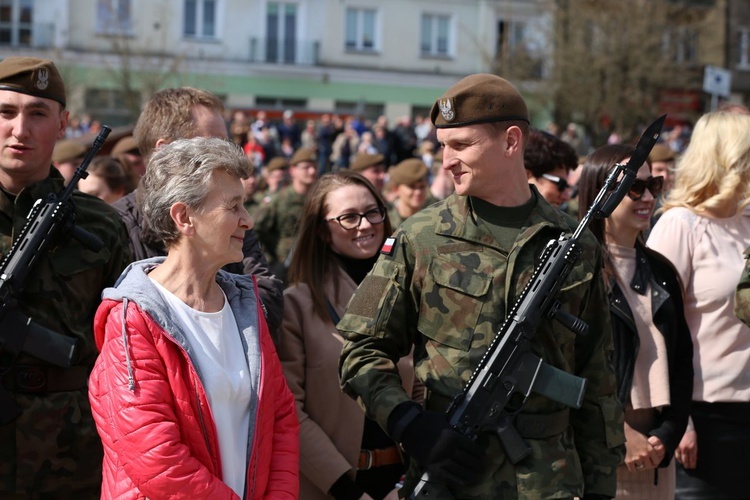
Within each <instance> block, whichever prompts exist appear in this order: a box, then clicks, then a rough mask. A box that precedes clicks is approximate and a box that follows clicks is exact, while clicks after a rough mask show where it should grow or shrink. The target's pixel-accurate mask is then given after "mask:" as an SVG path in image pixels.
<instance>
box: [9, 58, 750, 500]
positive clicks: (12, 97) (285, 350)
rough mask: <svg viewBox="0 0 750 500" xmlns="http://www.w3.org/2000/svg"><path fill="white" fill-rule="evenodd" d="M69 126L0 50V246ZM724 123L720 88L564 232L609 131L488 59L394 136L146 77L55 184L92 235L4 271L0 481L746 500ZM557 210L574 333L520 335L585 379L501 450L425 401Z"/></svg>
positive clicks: (736, 110)
mask: <svg viewBox="0 0 750 500" xmlns="http://www.w3.org/2000/svg"><path fill="white" fill-rule="evenodd" d="M71 118H72V117H71V116H70V114H69V111H67V110H66V94H65V85H64V82H63V80H62V77H61V76H60V73H59V72H58V70H57V68H56V67H55V64H54V63H53V62H52V61H49V60H44V59H36V58H30V57H11V58H6V59H4V60H3V61H2V62H0V141H2V143H1V146H2V152H0V262H5V261H6V260H7V259H6V258H7V257H8V256H9V255H10V254H11V253H12V252H14V251H15V252H18V251H20V250H19V249H18V248H16V247H14V246H13V243H14V239H15V238H17V236H18V235H19V234H20V233H21V232H22V230H23V228H24V225H25V221H26V216H27V214H28V213H29V211H30V210H31V209H32V206H33V205H34V203H35V201H36V200H37V199H39V198H45V197H46V196H47V195H48V194H49V193H59V192H61V191H62V189H63V188H64V186H65V185H66V184H67V183H69V182H70V180H71V179H72V178H73V175H74V172H75V171H76V168H77V167H78V166H79V165H80V163H81V161H82V160H83V158H84V156H85V155H86V153H87V149H86V148H85V147H83V146H82V145H81V142H80V141H79V139H80V136H81V134H82V133H85V132H90V131H91V130H96V128H97V127H100V126H101V124H99V123H98V122H97V121H96V120H95V119H92V118H91V117H87V119H85V120H75V123H73V120H72V119H71ZM749 125H750V112H748V110H747V109H746V108H743V107H741V106H736V105H734V106H731V107H729V106H728V107H727V108H726V109H722V110H719V111H714V112H709V113H706V114H705V115H703V116H702V117H701V118H700V119H699V120H698V121H697V122H696V124H695V126H694V128H693V129H691V131H690V135H689V136H688V137H687V140H685V141H683V142H681V143H680V144H679V146H675V144H676V141H677V139H683V138H684V134H683V132H682V130H680V131H679V134H675V133H665V134H662V138H661V140H660V142H659V143H658V144H656V146H655V147H654V148H653V149H652V150H651V152H650V154H649V157H648V159H647V160H646V161H645V162H643V164H641V165H635V166H634V167H635V168H636V169H637V172H634V174H635V175H634V180H632V185H631V186H630V188H629V189H628V190H627V193H626V194H625V195H624V198H623V199H622V201H621V202H620V203H619V205H617V207H616V208H615V209H614V210H613V211H612V213H611V215H609V217H607V218H604V219H602V218H597V217H594V218H593V219H591V220H590V221H589V220H588V217H587V215H591V214H590V213H589V211H590V208H591V206H592V204H593V203H594V201H595V199H596V198H597V195H598V194H599V193H600V191H601V190H602V188H603V186H604V185H605V181H607V180H608V176H609V174H610V172H611V171H612V169H613V168H617V166H618V165H623V164H626V163H627V162H628V161H629V160H630V159H631V158H632V157H633V156H634V153H635V148H634V146H632V145H631V144H629V143H623V142H622V141H621V140H620V139H619V138H617V139H616V140H615V139H612V138H610V139H611V140H610V141H608V142H609V143H608V144H602V145H601V146H600V147H596V145H591V144H588V143H586V142H585V141H583V140H582V139H581V138H580V137H579V136H578V135H576V133H577V129H576V127H568V128H566V130H565V131H563V133H561V134H559V135H558V134H557V133H555V132H550V130H549V129H548V130H543V129H540V128H536V127H533V126H532V124H531V120H530V116H529V111H528V108H527V106H526V102H525V100H524V98H523V96H522V95H521V94H520V93H519V92H518V90H517V89H516V88H515V87H514V86H513V85H512V84H511V83H510V82H508V81H507V80H505V79H503V78H501V77H498V76H495V75H489V74H476V75H470V76H468V77H465V78H463V79H461V80H460V81H458V82H457V83H456V84H455V85H453V86H452V87H451V88H449V89H447V90H446V91H445V92H444V93H443V95H441V96H440V97H438V98H437V99H436V100H435V103H434V105H433V107H432V110H431V113H430V116H429V117H416V118H415V119H414V122H412V119H411V118H409V117H403V118H400V119H399V120H398V121H397V123H396V124H395V126H394V127H392V128H391V127H390V126H389V123H388V121H387V119H386V118H385V117H381V118H380V119H378V120H376V121H374V122H373V123H370V122H365V121H364V120H361V119H358V118H357V117H342V116H338V115H335V114H330V115H327V114H326V115H322V116H321V117H320V118H319V120H317V121H306V122H305V123H304V124H301V123H298V121H297V119H296V117H295V114H294V113H293V112H292V111H286V112H284V113H283V115H282V117H281V119H280V120H278V121H271V120H269V119H268V117H267V116H266V114H265V113H263V112H262V111H261V112H258V113H257V114H255V115H253V116H249V115H248V114H247V113H245V112H242V111H237V112H229V111H228V110H226V109H225V107H224V105H223V103H222V102H221V100H219V99H218V98H217V97H216V96H214V95H213V94H211V93H209V92H207V91H204V90H200V89H195V88H191V87H176V88H168V89H164V90H161V91H158V92H156V93H155V94H153V95H152V96H150V98H149V99H148V101H147V102H146V103H145V105H144V108H143V110H142V112H141V115H140V116H139V117H138V120H137V123H136V124H135V127H134V129H133V133H132V135H128V136H126V137H123V138H121V139H119V140H118V141H117V143H116V144H115V145H114V147H113V148H112V149H111V151H109V152H108V154H106V155H99V156H97V157H95V158H94V159H93V160H92V161H91V164H90V166H89V168H88V174H89V175H88V176H86V177H85V178H83V179H81V180H80V181H78V184H77V189H76V190H75V191H73V193H74V196H73V203H72V204H71V206H72V209H73V210H74V211H75V224H76V225H78V226H80V227H82V228H84V229H86V230H87V231H89V232H91V233H92V234H93V235H95V236H96V237H97V238H98V239H100V240H101V241H102V243H103V245H101V247H97V248H93V247H91V246H86V245H85V244H84V243H82V242H80V241H78V240H77V239H75V238H67V237H65V238H59V240H58V241H55V242H54V248H53V249H52V250H51V251H49V252H47V253H45V254H44V255H40V256H38V257H37V258H36V259H35V261H34V265H35V268H34V270H33V274H32V277H31V278H30V279H29V282H28V283H25V284H24V286H23V287H17V288H11V286H14V285H15V286H17V284H15V283H13V282H12V280H11V278H12V277H8V276H5V275H2V276H0V285H3V286H7V287H6V288H5V289H4V290H8V289H10V290H11V293H9V294H8V293H5V294H4V295H2V300H3V301H4V302H3V303H2V304H0V306H1V307H3V308H4V309H3V310H2V311H1V312H0V339H2V342H1V343H0V380H1V381H2V386H1V387H0V401H3V402H5V401H11V402H12V403H13V408H16V407H17V408H18V411H17V412H12V413H11V412H10V411H9V408H11V406H9V405H8V406H5V404H4V408H5V409H3V408H0V497H2V498H47V497H54V498H98V497H100V496H101V498H115V497H117V498H146V497H147V498H152V499H157V498H178V497H189V496H194V497H196V498H228V499H229V498H302V499H318V498H319V499H325V498H333V499H337V500H338V499H346V500H348V499H388V500H395V499H396V498H399V496H401V497H403V496H404V495H405V494H406V495H408V494H409V493H410V492H411V491H412V490H413V489H414V488H415V487H416V485H417V483H418V482H419V480H420V478H422V477H423V475H424V474H426V475H427V476H428V477H429V484H430V486H429V487H430V495H431V496H433V497H434V498H461V499H486V498H541V497H545V498H547V497H550V498H581V499H585V500H597V499H605V498H618V499H619V498H633V499H649V498H654V499H665V498H678V499H682V500H689V499H723V498H745V497H746V493H745V490H746V486H745V485H744V477H743V474H742V472H743V471H744V467H746V465H747V464H748V463H750V451H748V450H750V381H749V380H748V378H747V374H748V373H750V327H749V326H748V324H750V293H749V291H750V261H748V260H747V259H746V257H748V256H750V208H748V205H750V127H749ZM618 181H619V179H618ZM584 219H586V220H587V222H589V226H588V228H587V230H586V231H584V232H583V233H582V234H581V236H580V239H579V241H578V249H579V255H578V257H577V260H576V261H575V262H574V265H573V267H572V270H571V272H570V273H569V275H567V277H566V278H565V282H564V284H563V286H562V287H561V288H560V291H559V293H558V296H557V297H556V305H555V307H556V309H555V310H556V311H557V310H559V311H560V312H561V313H567V314H568V315H571V316H575V317H577V318H579V319H580V320H581V321H582V322H584V323H585V324H587V325H588V331H587V333H586V334H578V333H576V332H574V331H572V330H571V329H570V328H568V327H567V326H565V325H564V324H563V323H561V322H559V321H557V320H555V319H554V318H553V317H549V318H547V317H545V318H542V319H541V320H540V322H539V327H538V328H537V329H536V331H535V332H529V333H530V334H531V335H530V337H529V339H528V341H529V343H530V347H531V350H532V351H533V353H534V354H535V355H536V356H538V357H539V358H540V359H541V361H543V362H544V363H546V364H547V365H551V367H553V368H555V369H557V370H560V371H564V372H567V373H569V374H572V375H575V376H576V377H580V378H581V379H585V380H586V389H585V392H584V393H583V396H582V398H581V400H580V402H579V406H576V407H569V406H566V405H565V404H563V403H560V402H558V401H553V400H552V399H550V398H548V397H546V396H544V395H542V394H541V393H537V392H534V391H532V392H530V393H529V394H524V398H523V399H524V401H523V403H522V404H520V405H517V406H516V407H515V408H514V411H513V412H512V414H511V413H505V414H506V415H509V416H510V418H508V419H507V421H506V420H503V422H505V423H504V424H503V425H505V426H509V427H511V428H512V429H511V430H512V433H513V435H516V434H517V439H518V440H520V443H521V444H522V448H524V449H527V450H528V451H527V454H524V456H514V455H513V454H510V453H508V452H507V448H506V446H508V443H509V441H507V439H509V438H508V437H507V436H508V434H507V433H505V434H504V432H505V431H501V432H497V433H495V432H484V431H486V430H487V429H481V431H482V432H479V433H478V434H477V436H476V438H475V437H474V436H471V437H470V436H467V435H466V434H464V433H462V432H459V431H458V430H457V429H456V428H455V427H454V426H453V425H451V423H450V422H449V420H448V416H447V414H446V410H447V409H449V408H451V407H452V406H453V405H455V402H456V401H457V399H456V398H457V396H460V395H461V394H462V391H463V390H464V387H465V386H466V384H467V383H468V382H469V381H470V379H471V378H472V374H473V373H474V370H475V369H476V368H477V366H478V365H479V363H480V361H481V360H482V358H483V356H484V354H485V353H486V352H487V349H488V348H489V347H490V346H491V345H492V343H493V339H494V338H495V336H496V335H497V333H498V332H499V331H500V329H501V327H502V326H503V324H504V322H505V320H506V316H507V315H508V314H509V312H510V311H511V310H512V308H513V306H514V304H515V301H516V300H517V299H518V297H520V296H522V294H523V293H524V288H525V286H526V284H527V282H528V281H529V279H530V278H531V276H532V274H533V273H534V270H535V268H536V265H537V262H538V260H539V257H540V255H541V254H542V252H543V251H544V249H545V247H546V246H547V244H548V242H549V241H550V240H555V239H557V238H558V237H559V236H560V235H561V234H572V233H573V232H574V231H575V230H576V228H577V227H578V225H579V224H580V221H581V220H584ZM11 308H20V311H21V312H22V314H23V315H25V316H28V317H29V318H31V319H32V320H33V321H34V322H38V323H39V324H41V325H42V326H43V327H45V328H47V329H50V330H52V331H53V332H57V333H59V334H62V335H64V336H67V337H71V338H75V339H76V341H77V344H78V349H77V351H76V355H75V359H74V362H73V363H72V365H73V366H55V365H53V364H50V363H49V362H46V361H44V360H40V359H38V358H35V357H34V356H33V355H32V354H29V352H28V349H26V348H25V347H24V345H23V338H24V336H25V335H26V334H27V330H29V329H30V328H31V327H30V326H28V325H31V323H29V324H28V325H27V326H25V327H24V326H23V325H21V324H19V323H18V322H17V321H16V322H13V323H11V321H10V319H8V318H15V317H17V316H16V313H15V312H14V313H13V314H11V313H9V312H8V311H10V309H11ZM11 330H13V334H12V335H11V333H10V332H11ZM16 330H17V331H16ZM44 334H45V335H46V333H44ZM37 335H38V333H37ZM19 338H20V339H21V341H18V340H17V339H19ZM496 424H497V423H496ZM497 425H499V424H497ZM505 429H506V431H507V428H505ZM513 439H516V438H513Z"/></svg>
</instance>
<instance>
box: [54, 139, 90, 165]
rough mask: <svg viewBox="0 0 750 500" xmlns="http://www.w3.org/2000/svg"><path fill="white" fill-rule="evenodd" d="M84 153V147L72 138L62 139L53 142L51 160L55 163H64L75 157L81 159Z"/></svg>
mask: <svg viewBox="0 0 750 500" xmlns="http://www.w3.org/2000/svg"><path fill="white" fill-rule="evenodd" d="M85 155H86V147H85V146H84V145H83V144H81V143H80V142H78V141H76V140H74V139H62V140H60V141H57V142H56V143H55V149H54V150H53V151H52V161H53V162H55V163H65V162H68V161H73V160H75V159H77V158H81V159H83V157H84V156H85Z"/></svg>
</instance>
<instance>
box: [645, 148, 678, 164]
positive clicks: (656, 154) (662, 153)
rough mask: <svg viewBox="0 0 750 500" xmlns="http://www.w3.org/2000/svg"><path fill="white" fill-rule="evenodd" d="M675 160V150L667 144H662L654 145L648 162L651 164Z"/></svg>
mask: <svg viewBox="0 0 750 500" xmlns="http://www.w3.org/2000/svg"><path fill="white" fill-rule="evenodd" d="M674 158H675V153H674V150H673V149H672V148H670V147H669V146H667V145H666V144H662V143H659V144H656V145H654V148H653V149H652V150H651V153H649V155H648V161H650V162H651V163H653V162H655V161H673V160H674Z"/></svg>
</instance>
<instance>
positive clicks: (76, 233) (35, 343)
mask: <svg viewBox="0 0 750 500" xmlns="http://www.w3.org/2000/svg"><path fill="white" fill-rule="evenodd" d="M111 130H112V129H110V128H109V127H102V130H101V132H99V135H97V136H96V139H94V144H93V146H92V148H91V149H90V150H89V151H88V153H87V154H86V156H85V157H84V159H83V162H82V163H81V165H80V166H79V167H78V168H77V169H76V171H75V174H74V175H73V178H72V179H71V180H70V182H69V183H68V186H67V187H66V189H65V190H64V191H63V192H62V193H61V194H56V193H50V194H49V195H47V197H46V198H44V199H42V198H39V199H38V200H36V202H35V203H34V206H33V207H32V208H31V210H30V211H29V214H28V215H27V216H26V224H25V225H24V228H23V230H22V231H21V233H20V234H19V235H18V236H17V237H16V238H15V240H14V241H13V245H12V246H11V249H10V252H9V253H8V255H6V256H5V259H3V262H2V264H0V356H1V357H0V359H2V363H0V377H2V376H3V375H5V373H6V372H7V371H8V370H10V369H11V368H12V366H13V364H14V362H15V359H16V357H17V356H18V354H19V353H20V352H25V353H26V354H30V355H31V356H34V357H36V358H38V359H40V360H42V361H45V362H47V363H49V364H52V365H55V366H59V367H61V368H68V367H70V366H71V365H72V364H73V361H74V360H75V359H76V355H77V351H76V349H77V341H76V339H75V338H74V337H70V336H67V335H63V334H61V333H58V332H55V331H52V330H50V329H48V328H45V327H44V326H42V325H40V324H38V323H36V322H34V321H33V320H32V319H31V318H29V317H28V316H26V315H25V314H24V313H23V312H22V311H21V308H20V307H19V304H18V300H19V297H20V296H21V293H22V292H23V290H24V288H25V285H26V283H27V280H28V278H29V276H30V275H31V273H32V271H33V269H34V266H35V265H36V264H37V262H38V261H39V259H40V258H41V257H42V256H43V255H44V254H45V253H46V252H47V251H48V250H50V248H52V247H54V246H55V245H56V244H57V243H58V242H59V241H60V239H61V238H69V237H72V238H75V239H76V240H78V241H79V242H80V243H81V244H83V245H84V246H86V247H87V248H90V249H91V250H94V251H97V250H99V249H101V247H102V246H103V245H104V243H102V241H101V240H99V238H97V237H96V236H95V235H93V234H91V233H89V232H88V231H86V230H84V229H82V228H81V227H78V226H76V225H75V206H74V204H73V200H72V195H73V190H74V189H75V187H76V185H77V184H78V181H79V179H85V178H86V176H88V172H86V168H88V165H89V163H90V162H91V160H92V159H93V157H94V155H96V153H97V152H98V151H99V150H100V149H101V147H102V145H103V144H104V141H105V140H106V139H107V136H108V135H109V133H110V131H111ZM19 413H20V410H19V408H18V405H16V403H15V401H13V399H12V398H11V397H10V394H8V392H7V391H6V390H5V388H4V387H3V386H2V385H0V425H3V424H7V423H9V422H11V421H13V420H14V419H15V418H16V417H17V416H18V414H19Z"/></svg>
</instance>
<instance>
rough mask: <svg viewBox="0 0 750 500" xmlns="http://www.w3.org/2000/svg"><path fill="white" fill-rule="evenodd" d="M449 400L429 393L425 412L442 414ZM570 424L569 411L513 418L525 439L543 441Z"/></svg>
mask: <svg viewBox="0 0 750 500" xmlns="http://www.w3.org/2000/svg"><path fill="white" fill-rule="evenodd" d="M450 403H451V398H447V397H445V396H441V395H439V394H435V393H430V395H429V396H428V398H427V403H426V405H425V407H426V409H427V410H430V411H437V412H444V411H445V410H447V409H448V406H450ZM569 423H570V409H569V408H564V409H562V410H560V411H557V412H554V413H519V414H518V415H516V416H515V417H514V418H513V426H514V427H515V428H516V430H517V431H518V433H519V434H520V435H521V436H523V437H524V438H526V439H545V438H548V437H553V436H557V435H559V434H562V433H563V432H565V430H566V429H567V428H568V424H569Z"/></svg>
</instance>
